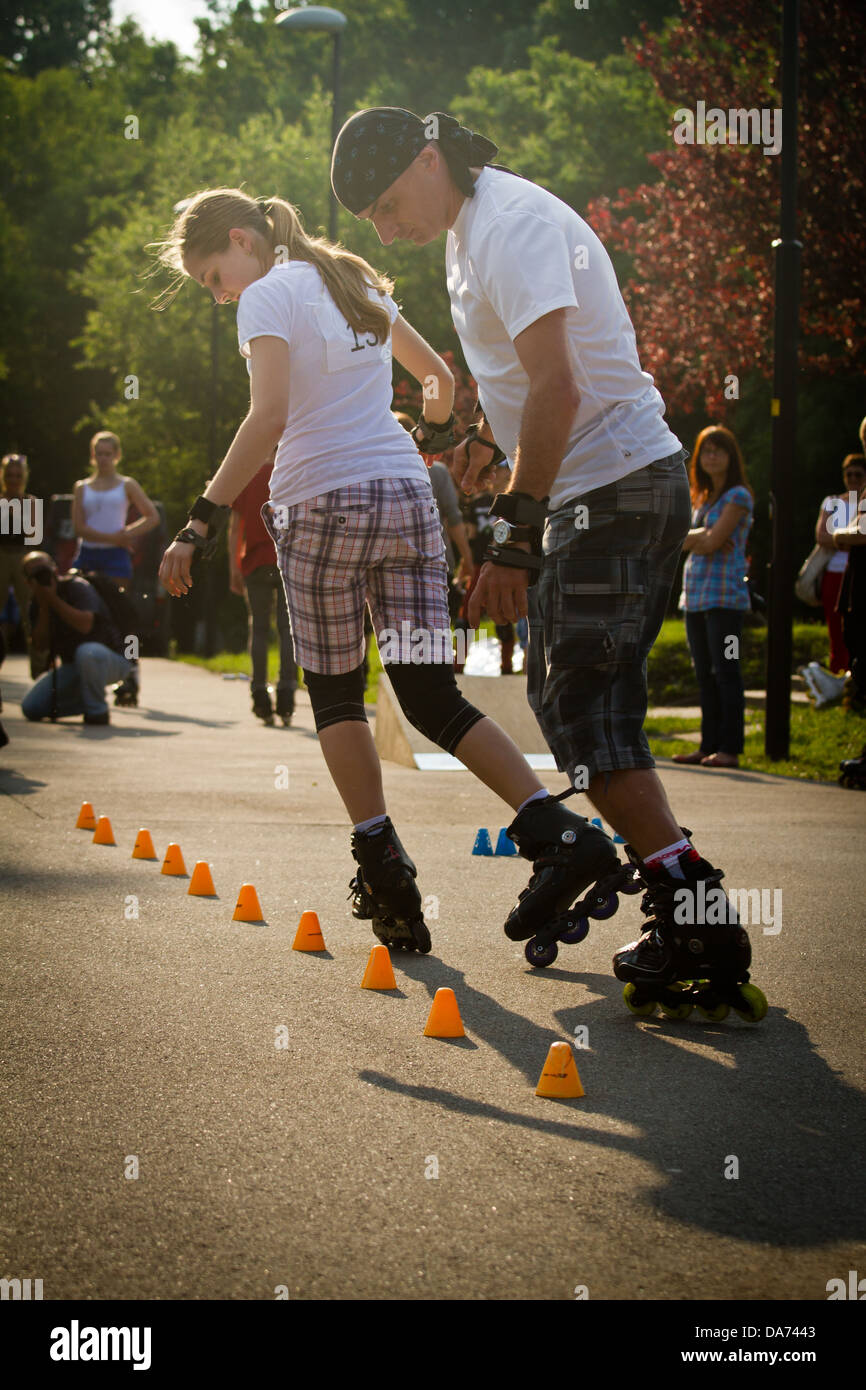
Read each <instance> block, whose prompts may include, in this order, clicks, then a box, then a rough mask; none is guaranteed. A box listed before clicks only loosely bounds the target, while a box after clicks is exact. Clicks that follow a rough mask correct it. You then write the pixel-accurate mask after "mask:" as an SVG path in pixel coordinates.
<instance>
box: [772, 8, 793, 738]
mask: <svg viewBox="0 0 866 1390" xmlns="http://www.w3.org/2000/svg"><path fill="white" fill-rule="evenodd" d="M799 11H800V3H799V0H783V12H782V169H781V183H782V207H781V222H780V236H779V238H778V240H776V241H774V242H773V249H774V251H775V256H776V264H775V280H776V286H775V294H776V303H775V326H774V340H773V403H772V416H773V453H772V467H771V474H770V524H771V533H772V549H771V553H770V564H769V589H768V594H767V717H766V725H765V728H764V751H765V752H766V754H767V757H768V758H772V759H776V760H777V759H780V758H787V756H788V753H789V750H790V742H791V662H792V654H793V642H792V633H791V617H792V612H793V600H794V593H793V583H794V569H795V566H794V558H793V549H792V537H791V524H792V520H793V516H794V479H795V476H796V462H797V460H796V451H797V358H798V340H799V322H800V252H801V250H802V243H801V242H799V241H798V240H797V239H796V231H797V68H798V58H799V54H798V50H797V39H798V33H799V23H800V13H799Z"/></svg>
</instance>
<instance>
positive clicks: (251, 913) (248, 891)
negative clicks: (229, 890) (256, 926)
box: [232, 883, 265, 922]
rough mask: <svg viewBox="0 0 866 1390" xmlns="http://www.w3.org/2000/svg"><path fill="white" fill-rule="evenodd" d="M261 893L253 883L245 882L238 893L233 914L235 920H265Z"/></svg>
mask: <svg viewBox="0 0 866 1390" xmlns="http://www.w3.org/2000/svg"><path fill="white" fill-rule="evenodd" d="M264 920H265V919H264V917H263V916H262V909H261V907H260V906H259V895H258V893H257V892H256V890H255V888H254V887H253V885H252V884H251V883H245V884H243V886H242V887H241V891H240V892H239V893H238V901H237V906H236V907H235V910H234V913H233V914H232V921H233V922H263V921H264Z"/></svg>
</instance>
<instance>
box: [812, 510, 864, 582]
mask: <svg viewBox="0 0 866 1390" xmlns="http://www.w3.org/2000/svg"><path fill="white" fill-rule="evenodd" d="M821 511H822V512H829V513H830V515H829V516H828V517H827V530H828V531H829V532H830V534H831V535H832V534H833V532H834V531H841V530H844V528H845V527H846V526H850V525H851V522H852V521H856V520H857V515H858V513H857V494H856V492H855V493H851V492H846V493H844V494H843V495H842V496H841V497H833V496H830V497H825V498H824V501H823V502H822V503H821ZM837 518H838V519H837ZM847 568H848V552H847V550H834V551H833V554H832V555H831V556H830V559H829V560H828V561H827V573H828V574H842V573H843V572H844V571H845V570H846V569H847Z"/></svg>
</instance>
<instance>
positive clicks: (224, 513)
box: [189, 497, 231, 540]
mask: <svg viewBox="0 0 866 1390" xmlns="http://www.w3.org/2000/svg"><path fill="white" fill-rule="evenodd" d="M230 511H231V507H218V506H217V504H216V502H209V501H208V499H207V498H206V497H197V498H196V499H195V501H194V502H193V504H192V508H191V510H190V514H189V519H190V521H203V522H204V524H205V526H206V527H207V534H208V539H209V540H210V539H211V538H212V537H216V536H218V535H219V533H220V531H221V530H222V528H223V526H224V525H225V523H226V520H227V518H228V514H229V512H230Z"/></svg>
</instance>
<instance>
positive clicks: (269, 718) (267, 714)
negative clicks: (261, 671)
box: [252, 686, 274, 728]
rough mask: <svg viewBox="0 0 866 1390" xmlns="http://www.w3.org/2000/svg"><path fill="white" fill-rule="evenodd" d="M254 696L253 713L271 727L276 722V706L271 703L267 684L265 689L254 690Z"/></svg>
mask: <svg viewBox="0 0 866 1390" xmlns="http://www.w3.org/2000/svg"><path fill="white" fill-rule="evenodd" d="M252 696H253V714H254V715H255V716H256V718H257V719H261V721H262V723H263V724H267V726H268V728H270V727H271V726H272V725H273V722H274V707H273V705H272V704H271V694H270V691H269V690H268V688H267V686H265V688H264V690H254V691H253V692H252Z"/></svg>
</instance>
